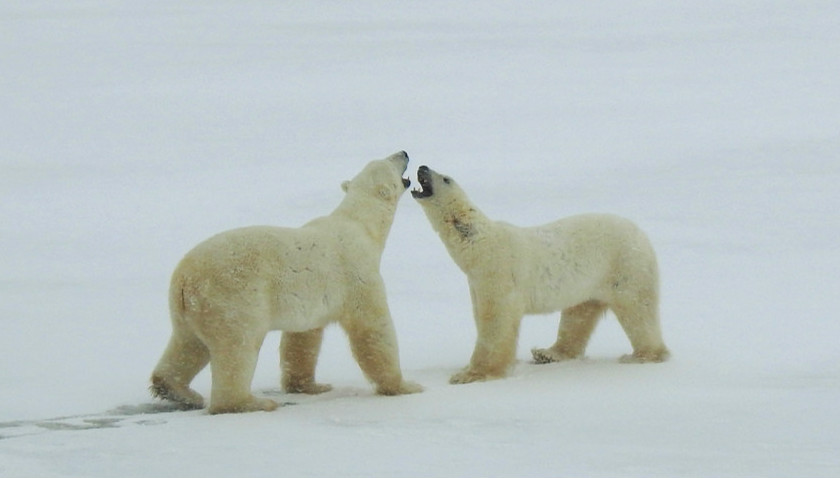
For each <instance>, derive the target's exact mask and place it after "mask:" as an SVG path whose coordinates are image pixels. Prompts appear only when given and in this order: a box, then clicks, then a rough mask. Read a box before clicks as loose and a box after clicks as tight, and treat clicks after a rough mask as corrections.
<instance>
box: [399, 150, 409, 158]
mask: <svg viewBox="0 0 840 478" xmlns="http://www.w3.org/2000/svg"><path fill="white" fill-rule="evenodd" d="M400 153H402V155H403V156H404V157H405V159H408V153H406V152H405V151H400Z"/></svg>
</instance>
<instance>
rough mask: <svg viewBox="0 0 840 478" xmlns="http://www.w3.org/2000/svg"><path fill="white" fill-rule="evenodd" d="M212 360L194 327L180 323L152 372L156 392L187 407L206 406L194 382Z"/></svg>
mask: <svg viewBox="0 0 840 478" xmlns="http://www.w3.org/2000/svg"><path fill="white" fill-rule="evenodd" d="M209 361H210V351H209V350H208V349H207V347H206V346H205V345H204V343H202V342H201V340H200V339H199V338H198V337H197V336H196V335H195V334H194V333H192V332H191V331H189V330H186V329H185V328H182V327H176V328H174V329H173V331H172V337H170V339H169V344H168V345H167V346H166V350H165V351H164V353H163V356H162V357H161V359H160V361H158V364H157V366H156V367H155V370H154V372H152V385H151V387H150V388H149V389H150V391H151V392H152V395H154V396H155V397H158V398H160V399H164V400H171V401H173V402H175V403H179V404H181V405H182V406H183V407H184V408H185V409H193V408H203V407H204V399H203V398H202V397H201V395H200V394H199V393H198V392H196V391H195V390H193V389H191V388H190V382H191V381H192V379H193V378H194V377H195V376H196V375H197V374H198V372H200V371H201V370H202V369H203V368H204V367H205V366H206V365H207V363H208V362H209Z"/></svg>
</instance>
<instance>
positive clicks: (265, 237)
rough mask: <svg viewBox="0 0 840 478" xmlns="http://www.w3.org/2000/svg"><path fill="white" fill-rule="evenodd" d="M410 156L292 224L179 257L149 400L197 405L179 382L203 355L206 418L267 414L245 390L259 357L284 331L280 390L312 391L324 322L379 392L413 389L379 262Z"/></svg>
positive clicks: (356, 181) (207, 244)
mask: <svg viewBox="0 0 840 478" xmlns="http://www.w3.org/2000/svg"><path fill="white" fill-rule="evenodd" d="M407 164H408V156H407V155H406V154H405V153H404V152H400V153H397V154H394V155H392V156H389V157H388V158H385V159H381V160H376V161H371V162H370V163H368V164H367V166H366V167H365V168H364V169H363V170H362V171H361V172H360V173H359V174H358V175H357V176H356V177H354V178H353V179H352V180H350V181H346V182H345V183H344V184H342V188H343V189H344V191H345V197H344V200H343V201H342V202H341V203H340V204H339V206H338V207H337V208H336V209H335V210H334V211H333V212H332V213H331V214H330V215H328V216H324V217H320V218H317V219H314V220H312V221H311V222H309V223H307V224H305V225H304V226H302V227H300V228H282V227H270V226H256V227H246V228H241V229H234V230H231V231H226V232H223V233H221V234H218V235H216V236H214V237H211V238H210V239H207V240H206V241H204V242H202V243H201V244H199V245H197V246H196V247H195V248H194V249H192V250H191V251H190V252H188V253H187V255H186V256H185V257H184V258H183V259H182V260H181V262H180V263H179V264H178V266H177V268H176V269H175V272H174V273H173V275H172V283H171V287H170V298H169V299H170V310H171V318H172V337H171V338H170V341H169V345H168V346H167V348H166V350H165V351H164V354H163V357H161V359H160V361H159V363H158V364H157V367H156V368H155V370H154V372H153V374H152V386H151V390H152V393H153V394H154V395H155V396H158V397H160V398H165V399H169V400H173V401H176V402H179V403H182V404H183V405H184V406H185V407H195V408H197V407H202V406H203V405H204V402H203V399H202V397H201V395H199V394H198V393H197V392H195V391H194V390H192V389H191V388H190V387H189V384H190V382H191V381H192V379H193V378H194V377H195V375H196V374H197V373H198V372H199V371H200V370H201V369H202V368H204V367H205V366H206V365H207V363H208V362H209V363H210V365H211V371H212V390H211V396H210V406H209V411H210V413H224V412H245V411H254V410H273V409H275V408H276V407H277V404H276V403H275V402H274V401H272V400H269V399H260V398H257V397H255V396H254V395H252V393H251V390H250V388H251V380H252V378H253V375H254V369H255V367H256V363H257V355H258V352H259V349H260V347H261V345H262V342H263V339H264V338H265V335H266V333H267V332H268V331H270V330H282V331H283V337H282V339H281V347H280V358H281V364H282V368H283V379H282V381H283V387H284V388H285V390H286V391H289V392H303V393H320V392H323V391H326V390H329V389H330V387H329V385H323V384H318V383H316V382H315V365H316V362H317V358H318V352H319V349H320V346H321V339H322V334H323V328H324V327H325V326H326V325H327V324H329V323H331V322H338V323H339V324H340V325H341V326H342V328H343V329H344V330H345V331H346V332H347V335H348V338H349V340H350V344H351V348H352V350H353V354H354V357H355V358H356V360H357V361H358V363H359V365H360V367H361V368H362V370H363V372H364V373H365V375H366V376H367V377H368V379H370V380H371V381H372V382H373V383H374V384H375V385H376V389H377V392H378V393H381V394H385V395H395V394H402V393H413V392H418V391H420V390H421V387H420V386H418V385H416V384H413V383H411V382H406V381H404V380H403V378H402V374H401V371H400V365H399V355H398V350H397V338H396V334H395V332H394V327H393V324H392V321H391V316H390V312H389V309H388V303H387V300H386V296H385V287H384V284H383V282H382V277H381V275H380V272H379V264H380V259H381V256H382V251H383V249H384V246H385V240H386V238H387V236H388V233H389V231H390V228H391V224H392V222H393V219H394V213H395V211H396V206H397V202H398V201H399V199H400V197H402V194H403V193H404V192H405V190H406V189H407V187H408V180H404V179H403V178H402V174H403V173H404V172H405V170H406V166H407Z"/></svg>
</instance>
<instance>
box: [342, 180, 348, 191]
mask: <svg viewBox="0 0 840 478" xmlns="http://www.w3.org/2000/svg"><path fill="white" fill-rule="evenodd" d="M348 189H350V181H344V182H343V183H341V190H342V191H344V192H347V190H348Z"/></svg>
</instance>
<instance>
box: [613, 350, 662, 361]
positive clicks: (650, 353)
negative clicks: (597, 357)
mask: <svg viewBox="0 0 840 478" xmlns="http://www.w3.org/2000/svg"><path fill="white" fill-rule="evenodd" d="M670 355H671V353H670V352H668V350H667V349H659V350H647V351H639V352H633V353H632V354H627V355H622V356H621V358H620V359H619V362H621V363H659V362H664V361H666V360H668V357H670Z"/></svg>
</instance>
